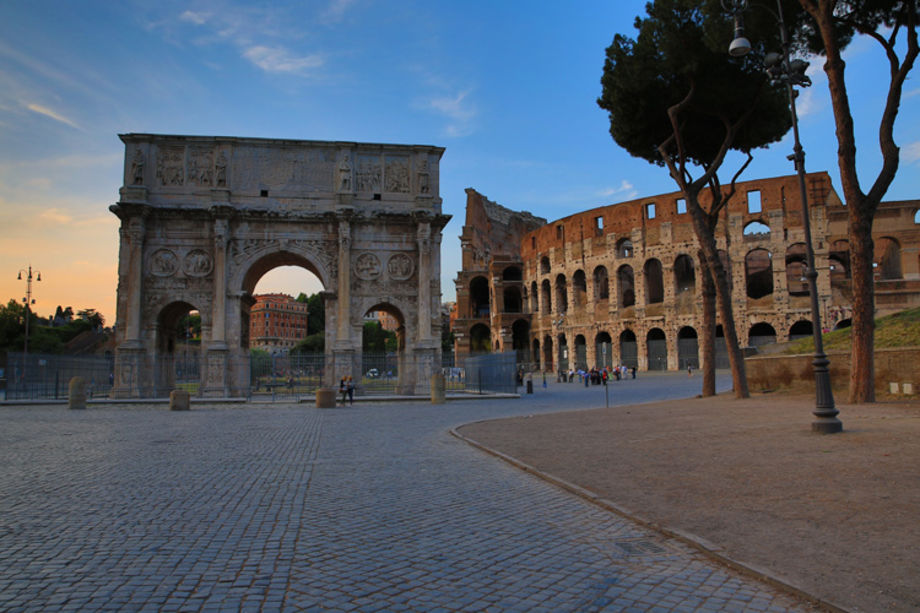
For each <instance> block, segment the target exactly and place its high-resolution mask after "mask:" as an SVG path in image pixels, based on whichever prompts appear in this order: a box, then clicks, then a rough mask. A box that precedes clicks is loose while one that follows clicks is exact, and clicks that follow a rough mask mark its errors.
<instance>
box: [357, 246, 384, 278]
mask: <svg viewBox="0 0 920 613" xmlns="http://www.w3.org/2000/svg"><path fill="white" fill-rule="evenodd" d="M355 276H356V277H358V278H359V279H363V280H365V281H370V280H371V279H376V278H377V277H379V276H380V259H379V258H378V257H377V256H376V255H374V254H373V253H370V252H364V253H362V254H361V255H359V256H358V257H357V258H355Z"/></svg>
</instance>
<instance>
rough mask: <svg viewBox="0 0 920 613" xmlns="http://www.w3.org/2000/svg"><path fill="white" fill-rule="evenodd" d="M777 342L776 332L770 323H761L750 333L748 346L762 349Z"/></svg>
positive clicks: (752, 327)
mask: <svg viewBox="0 0 920 613" xmlns="http://www.w3.org/2000/svg"><path fill="white" fill-rule="evenodd" d="M775 342H776V330H775V329H774V328H773V326H771V325H770V324H768V323H765V322H759V323H756V324H754V325H753V326H751V329H750V330H749V331H748V346H749V347H760V346H761V345H770V344H772V343H775Z"/></svg>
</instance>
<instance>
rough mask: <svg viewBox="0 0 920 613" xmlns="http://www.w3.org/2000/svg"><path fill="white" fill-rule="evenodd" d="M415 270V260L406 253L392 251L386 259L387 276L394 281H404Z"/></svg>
mask: <svg viewBox="0 0 920 613" xmlns="http://www.w3.org/2000/svg"><path fill="white" fill-rule="evenodd" d="M414 272H415V261H414V260H413V259H412V256H410V255H408V254H406V253H394V254H393V255H391V256H390V259H389V260H387V276H388V277H389V278H391V279H393V280H394V281H405V280H407V279H409V278H410V277H412V273H414Z"/></svg>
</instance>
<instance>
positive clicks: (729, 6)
mask: <svg viewBox="0 0 920 613" xmlns="http://www.w3.org/2000/svg"><path fill="white" fill-rule="evenodd" d="M722 7H723V8H724V9H725V10H726V11H728V12H730V13H731V14H732V17H733V18H734V23H735V35H734V40H732V42H731V45H730V46H729V48H728V52H729V54H731V55H732V56H735V57H741V56H743V55H746V54H747V53H748V52H749V51H750V50H751V43H750V41H749V40H748V39H747V38H745V36H744V22H743V17H742V14H743V12H744V11H745V10H746V9H747V7H748V1H747V0H722ZM761 8H765V9H766V10H767V11H769V12H772V11H770V9H767V8H766V7H761ZM773 16H774V17H775V18H776V20H777V22H778V24H779V32H780V40H781V41H782V52H781V53H768V54H767V55H766V56H765V57H764V67H765V68H766V71H767V74H768V75H769V76H770V81H771V83H773V84H777V83H783V84H785V86H786V92H787V95H788V96H789V113H790V115H791V116H792V135H793V138H794V143H795V144H794V146H793V150H792V155H790V156H788V159H790V160H792V161H793V162H794V163H795V170H796V173H797V174H798V178H799V190H800V192H801V199H802V225H803V229H804V231H805V258H806V264H807V266H808V269H807V270H806V272H805V277H806V279H807V280H808V293H809V294H810V296H811V320H812V333H813V335H814V339H815V356H814V360H813V361H812V365H813V367H814V372H815V410H814V411H812V414H814V416H815V420H814V421H813V422H812V423H811V429H812V431H813V432H818V433H822V434H832V433H835V432H840V431H842V430H843V423H842V422H841V421H840V420H839V419H838V418H837V414H838V413H839V411H838V410H837V409H836V408H835V407H834V395H833V392H832V391H831V379H830V372H829V370H828V365H829V364H830V360H828V359H827V355H826V354H825V353H824V340H823V339H822V337H821V314H820V311H819V308H818V284H817V279H818V271H817V269H816V268H815V252H814V249H813V248H812V244H811V219H810V217H809V214H808V193H807V189H806V187H805V151H804V150H803V149H802V143H801V142H800V140H799V120H798V116H797V115H796V111H795V97H796V95H797V92H796V91H795V89H793V86H794V85H798V86H799V87H808V86H809V85H811V79H809V78H808V76H807V75H806V74H805V69H806V68H808V62H806V61H804V60H799V59H795V60H790V59H789V47H790V43H789V35H788V33H787V32H786V24H785V22H784V21H783V7H782V3H781V2H780V0H776V13H775V14H774V15H773Z"/></svg>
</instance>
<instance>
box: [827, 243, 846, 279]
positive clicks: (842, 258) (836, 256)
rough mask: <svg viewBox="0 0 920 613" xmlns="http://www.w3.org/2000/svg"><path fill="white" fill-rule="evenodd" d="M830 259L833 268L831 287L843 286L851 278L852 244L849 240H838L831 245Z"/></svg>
mask: <svg viewBox="0 0 920 613" xmlns="http://www.w3.org/2000/svg"><path fill="white" fill-rule="evenodd" d="M828 259H829V260H830V267H831V285H832V286H834V285H836V286H839V285H842V284H843V282H844V281H846V279H849V278H850V243H849V241H847V240H843V239H840V240H836V241H834V242H833V243H831V246H830V251H829V252H828Z"/></svg>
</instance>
